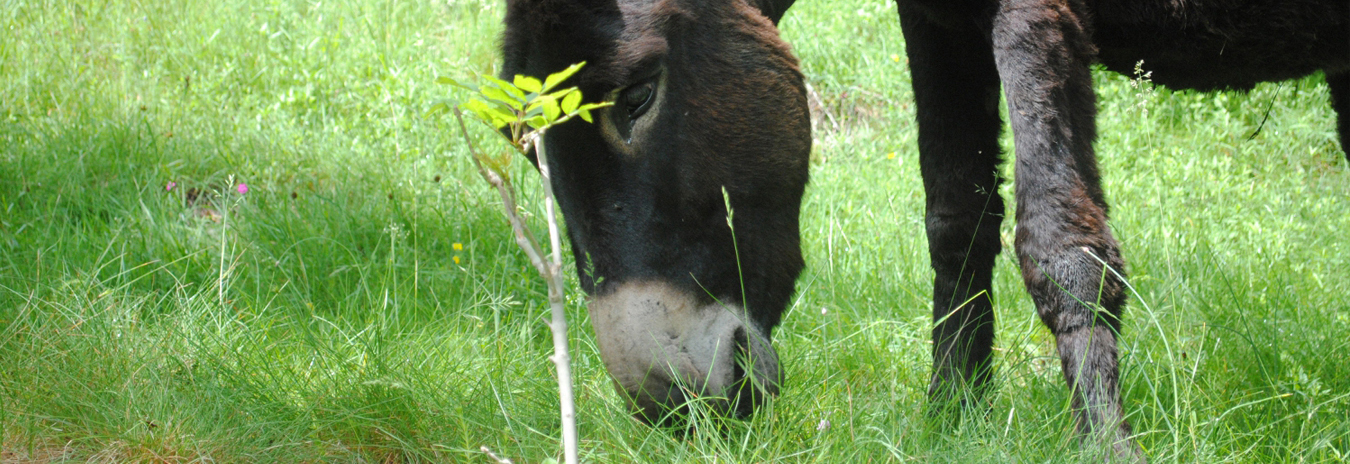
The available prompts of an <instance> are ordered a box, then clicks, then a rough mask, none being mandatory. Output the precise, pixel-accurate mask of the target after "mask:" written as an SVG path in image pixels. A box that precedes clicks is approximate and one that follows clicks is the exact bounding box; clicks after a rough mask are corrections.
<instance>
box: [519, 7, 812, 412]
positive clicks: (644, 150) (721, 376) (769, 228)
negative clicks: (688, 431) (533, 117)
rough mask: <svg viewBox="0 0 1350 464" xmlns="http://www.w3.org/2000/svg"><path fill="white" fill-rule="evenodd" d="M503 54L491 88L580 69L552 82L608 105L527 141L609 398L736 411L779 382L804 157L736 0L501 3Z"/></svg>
mask: <svg viewBox="0 0 1350 464" xmlns="http://www.w3.org/2000/svg"><path fill="white" fill-rule="evenodd" d="M503 53H504V56H505V65H504V66H503V70H502V75H503V77H505V78H507V79H509V78H510V77H511V76H513V75H515V74H524V75H528V76H534V77H537V78H540V79H542V78H543V77H545V76H547V75H548V74H550V73H553V72H557V71H559V70H562V69H564V68H566V67H567V66H568V65H570V64H572V63H575V62H580V61H585V62H587V65H586V66H585V67H584V68H583V69H582V70H581V71H580V72H579V73H577V74H576V75H574V76H573V77H571V78H570V79H569V80H568V82H567V83H566V85H575V86H577V87H579V88H580V89H581V90H582V92H583V93H584V95H585V96H586V98H587V100H590V101H599V100H612V101H613V102H614V105H613V106H611V107H608V108H604V109H601V110H599V112H598V113H597V114H596V116H597V117H596V118H595V123H594V124H587V123H584V122H581V121H572V122H568V123H565V124H563V125H560V126H557V127H554V128H553V129H550V130H549V132H548V134H547V136H546V137H545V141H544V143H545V147H546V149H547V152H548V154H549V156H548V163H549V168H550V170H551V173H552V176H553V189H554V192H555V194H556V195H557V197H558V202H559V205H560V207H561V209H562V212H563V216H564V218H565V221H566V224H567V230H568V236H569V238H570V240H571V243H572V251H573V253H574V255H575V258H576V262H577V268H578V275H579V276H580V280H581V286H582V288H583V290H585V291H586V292H587V293H588V294H590V295H591V297H590V301H589V308H588V309H589V312H590V315H591V324H592V326H593V327H594V329H595V332H596V341H597V345H598V346H599V349H600V354H601V357H602V358H603V359H604V362H605V366H606V368H607V369H608V370H609V373H610V374H611V376H612V377H613V378H614V380H615V383H616V385H617V387H618V389H619V391H620V392H621V393H622V394H623V395H624V396H625V398H627V399H628V400H629V402H630V404H631V405H632V406H633V408H634V410H635V412H636V413H637V414H638V417H640V418H642V419H644V420H646V421H648V422H653V423H656V422H660V423H670V422H673V421H672V420H671V419H673V418H675V417H678V416H673V415H670V414H669V413H670V412H672V411H676V412H678V411H681V410H684V409H685V408H686V407H687V405H688V402H689V401H691V400H695V399H696V398H698V399H706V400H708V403H707V404H709V405H711V406H712V407H713V409H714V410H716V411H718V412H721V413H727V412H734V413H735V414H736V415H738V416H745V415H748V414H749V413H750V412H751V411H752V410H753V408H754V406H755V405H756V404H758V403H760V402H762V400H763V398H764V397H765V396H766V395H768V394H776V393H777V391H778V385H779V383H780V381H781V378H782V375H781V371H780V370H779V367H778V355H777V353H776V352H775V351H774V349H773V347H772V346H771V344H770V341H769V337H770V334H771V331H772V329H773V327H774V326H776V325H778V322H779V319H780V316H781V314H782V312H783V310H784V308H785V307H786V305H787V303H788V301H789V299H790V298H791V296H792V294H793V291H794V285H795V280H796V278H797V275H798V274H799V273H800V272H801V269H802V266H803V263H802V257H801V249H800V244H799V235H798V224H797V216H798V210H799V208H800V205H801V198H802V191H803V189H804V188H805V186H806V182H807V164H808V157H809V152H810V147H811V134H810V120H809V113H808V110H807V104H806V92H805V87H804V85H803V82H802V75H801V72H800V71H799V70H798V68H797V61H796V58H795V57H793V55H792V53H791V50H790V49H789V48H788V46H787V45H786V44H785V43H784V42H782V41H781V40H780V39H779V37H778V32H777V29H775V27H774V25H773V23H772V22H771V21H770V20H769V19H767V18H766V17H765V16H764V15H763V14H762V13H761V11H760V10H759V9H758V8H756V7H755V6H752V5H751V4H749V3H746V1H745V0H731V1H726V2H707V1H699V0H622V1H620V2H617V3H616V1H615V0H571V1H568V0H509V1H508V9H507V15H506V32H505V34H504V38H503ZM723 192H726V198H727V200H726V201H724V196H723ZM728 201H729V204H730V208H731V209H732V212H733V213H734V214H730V213H729V212H728V208H727V202H728ZM729 217H731V218H734V219H731V220H729V219H728V218H729ZM729 222H730V225H729Z"/></svg>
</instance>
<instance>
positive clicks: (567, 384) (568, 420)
mask: <svg viewBox="0 0 1350 464" xmlns="http://www.w3.org/2000/svg"><path fill="white" fill-rule="evenodd" d="M543 140H544V134H543V131H540V132H539V134H538V135H537V136H536V137H535V138H534V153H535V155H536V156H538V159H539V174H540V176H541V177H542V178H543V181H544V193H545V196H544V215H545V216H546V217H547V219H548V239H549V246H550V247H552V248H553V249H552V250H551V251H552V252H553V253H552V254H553V262H551V263H549V272H548V275H547V276H545V278H547V279H548V303H549V306H550V307H551V308H552V311H553V322H551V323H549V325H548V328H549V330H550V331H552V332H553V357H552V358H551V359H552V361H553V365H554V366H555V367H557V369H558V398H559V400H560V403H561V404H560V405H559V409H560V410H561V414H562V426H563V429H562V433H563V452H564V453H565V454H564V455H565V456H566V461H567V463H568V464H576V462H577V417H576V416H577V414H576V404H575V403H574V402H573V398H572V357H571V356H570V355H569V354H568V347H567V313H566V311H565V309H566V307H565V306H564V304H563V276H562V244H561V238H560V234H559V233H558V216H557V215H556V214H554V212H553V209H554V208H553V203H554V201H553V183H552V179H551V178H550V177H549V169H548V154H547V153H546V152H545V151H544V142H543Z"/></svg>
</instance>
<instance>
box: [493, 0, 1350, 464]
mask: <svg viewBox="0 0 1350 464" xmlns="http://www.w3.org/2000/svg"><path fill="white" fill-rule="evenodd" d="M792 3H793V0H716V1H714V0H618V1H616V0H508V2H507V4H508V9H507V15H506V32H505V34H504V39H503V45H502V49H503V53H504V56H505V64H504V66H503V71H502V74H503V76H505V77H510V76H512V75H515V74H525V75H531V76H536V77H543V76H546V75H548V74H549V73H552V72H556V71H558V70H561V69H563V68H564V67H566V66H568V65H569V64H571V63H574V62H578V61H586V62H588V63H589V65H588V66H586V68H584V69H583V71H581V72H580V73H579V74H577V75H575V76H574V77H573V78H571V80H570V82H571V84H573V85H576V86H578V87H580V88H581V90H582V91H583V92H584V93H585V95H587V96H589V97H591V98H592V99H600V98H604V99H608V100H612V101H614V102H615V104H614V106H612V107H610V108H607V109H605V110H603V111H601V113H600V115H599V117H598V120H597V122H596V123H595V124H593V125H592V124H584V123H579V122H572V123H568V124H565V125H562V126H559V127H556V128H554V129H552V130H551V131H550V132H549V133H548V136H547V137H546V141H545V143H546V144H547V146H548V148H549V152H550V153H551V155H550V157H549V163H550V167H551V168H552V172H553V173H554V174H553V176H554V177H553V189H554V191H555V192H556V194H557V195H558V200H559V203H560V205H561V208H562V211H563V214H564V217H565V220H566V223H567V226H568V235H569V238H570V239H571V242H572V249H573V252H574V253H575V258H576V262H577V266H578V274H579V275H580V278H581V279H580V280H581V286H582V288H583V289H584V290H585V291H586V292H587V293H589V294H590V295H591V300H590V304H589V312H590V315H591V322H592V325H593V326H594V328H595V331H596V341H597V345H598V346H599V349H600V354H601V357H602V358H603V359H604V362H605V365H606V367H607V368H608V370H609V372H610V374H611V375H612V376H613V378H614V380H615V383H616V385H617V387H618V389H619V391H620V392H621V393H622V394H623V395H624V397H625V398H627V399H628V400H629V401H630V404H631V405H632V406H633V408H634V410H635V411H636V413H637V414H638V416H639V417H640V418H642V419H644V420H647V421H649V422H664V423H669V422H674V421H675V416H672V414H671V413H672V412H678V411H681V410H683V409H684V408H685V405H686V402H687V401H689V400H692V399H694V398H695V397H705V398H717V399H715V400H713V401H712V404H713V405H714V406H715V408H716V409H718V410H720V411H723V412H733V413H735V414H737V415H741V416H744V415H747V414H749V413H750V412H751V411H752V410H753V408H754V406H755V405H756V404H758V403H760V402H761V401H762V399H763V398H764V397H765V395H769V394H775V393H776V392H777V391H778V388H779V384H780V383H781V379H782V374H781V371H780V369H779V366H778V359H777V354H776V353H775V352H774V349H773V347H772V346H771V344H770V342H769V339H770V335H771V333H772V330H773V328H774V327H775V326H776V325H778V323H779V319H780V317H781V315H782V312H783V310H784V308H785V306H786V305H787V303H788V301H789V299H790V298H791V296H792V294H793V292H794V286H795V280H796V278H797V276H798V274H799V273H800V271H801V269H802V266H803V262H802V257H801V251H800V243H799V242H800V238H799V234H798V223H797V221H798V211H799V208H800V204H801V196H802V191H803V189H804V187H805V185H806V182H807V164H808V156H809V152H810V146H811V137H810V123H809V114H808V110H807V103H806V93H805V90H804V85H803V82H802V75H801V72H800V71H799V70H798V67H797V61H796V59H795V58H794V57H793V55H792V54H791V52H790V50H789V48H788V46H787V45H786V44H784V43H783V42H782V41H781V40H780V39H779V37H778V33H777V30H776V29H775V27H774V25H775V24H776V23H777V21H778V20H779V19H780V18H781V17H782V15H783V14H784V12H786V10H787V8H788V7H789V6H791V4H792ZM897 4H898V10H899V13H900V19H901V25H902V28H903V33H904V36H905V41H906V47H907V53H908V55H909V63H910V68H911V72H912V74H913V84H914V94H915V100H916V102H917V106H918V127H919V155H920V161H921V165H922V174H923V181H924V188H925V191H926V194H927V210H926V219H927V233H928V240H929V252H930V255H931V259H932V266H933V269H934V271H935V273H936V277H935V278H934V283H933V318H934V321H935V323H936V324H935V327H934V329H933V341H934V344H933V371H932V381H931V383H930V385H929V397H930V399H931V400H932V401H934V402H936V403H938V404H943V403H947V402H949V401H964V400H965V399H966V398H971V397H977V396H978V395H979V394H980V392H981V391H983V390H984V389H985V388H986V385H987V384H988V382H989V378H990V375H991V369H990V352H991V348H992V345H993V339H994V312H993V307H992V304H991V302H990V299H989V294H990V290H991V289H990V286H991V273H992V269H993V266H994V257H995V256H996V255H997V254H998V253H999V252H1000V244H999V237H998V230H999V225H1000V223H1001V222H1002V218H1003V214H1004V206H1003V200H1002V199H1001V198H1000V197H999V196H998V194H997V193H996V192H998V186H999V184H1000V183H1001V182H1002V179H1001V178H1000V177H999V174H998V170H997V166H998V164H999V163H1000V160H1001V150H1000V148H999V144H998V137H999V133H1000V131H1001V130H1002V127H1003V120H1002V119H1001V118H1000V116H999V108H998V102H999V97H1000V95H1003V96H1006V98H1007V102H1008V114H1009V118H1010V119H1011V125H1012V130H1013V136H1014V145H1015V147H1016V152H1017V159H1016V163H1017V164H1016V170H1015V177H1016V180H1017V182H1016V195H1017V205H1018V207H1017V232H1016V242H1015V246H1016V252H1017V256H1018V259H1019V263H1020V265H1021V269H1022V278H1023V280H1024V281H1025V283H1026V286H1027V289H1028V290H1029V291H1030V292H1031V295H1032V298H1033V300H1034V301H1035V303H1036V308H1037V312H1038V313H1039V315H1040V317H1041V320H1042V321H1043V322H1044V323H1045V325H1046V326H1048V327H1049V328H1050V330H1051V332H1052V333H1053V334H1054V335H1055V339H1056V343H1057V348H1058V350H1059V354H1060V359H1061V365H1062V368H1063V374H1064V377H1065V380H1066V381H1067V383H1068V384H1069V387H1070V388H1071V389H1072V391H1073V408H1074V410H1075V414H1076V417H1077V422H1078V428H1079V430H1080V432H1081V433H1082V434H1083V436H1084V437H1086V438H1091V439H1093V440H1103V441H1104V443H1106V444H1108V445H1110V446H1111V447H1112V449H1113V450H1114V452H1115V453H1116V454H1117V457H1120V458H1124V459H1130V460H1134V459H1142V455H1141V453H1140V452H1139V449H1138V447H1137V446H1135V445H1134V443H1133V442H1132V441H1131V439H1130V435H1131V432H1130V428H1129V426H1128V425H1127V424H1126V421H1125V419H1124V414H1123V412H1122V407H1121V404H1120V393H1119V386H1118V384H1117V383H1118V378H1119V377H1118V375H1119V374H1118V369H1117V355H1116V336H1117V334H1118V333H1119V330H1120V319H1119V318H1120V314H1121V309H1122V306H1123V304H1124V301H1125V294H1124V280H1123V279H1124V277H1123V273H1124V269H1125V263H1124V261H1123V260H1122V259H1121V257H1120V252H1119V247H1118V245H1117V243H1116V240H1115V238H1113V237H1112V235H1111V231H1110V229H1109V228H1108V227H1107V204H1106V201H1105V199H1104V196H1103V193H1102V190H1101V186H1100V181H1099V176H1098V173H1097V164H1096V159H1095V154H1094V153H1093V147H1092V142H1093V139H1094V138H1095V136H1096V126H1095V121H1094V115H1095V111H1096V110H1095V103H1096V101H1095V97H1094V94H1093V90H1092V80H1091V76H1090V73H1089V66H1090V65H1091V64H1092V63H1102V64H1103V65H1105V66H1106V67H1107V68H1108V69H1111V70H1115V71H1118V72H1130V71H1132V70H1133V69H1134V66H1135V65H1136V63H1139V62H1140V61H1142V62H1143V68H1144V69H1145V70H1147V71H1150V72H1152V79H1153V81H1154V82H1157V83H1159V84H1163V85H1167V86H1171V87H1174V88H1191V89H1202V90H1207V89H1222V88H1233V89H1249V88H1251V87H1252V86H1253V85H1255V84H1256V83H1257V82H1263V81H1270V80H1280V79H1290V78H1296V77H1300V76H1305V75H1308V74H1310V73H1313V72H1316V71H1318V70H1321V71H1323V72H1324V73H1325V75H1326V78H1327V82H1328V84H1329V85H1330V87H1331V95H1332V103H1333V105H1334V107H1335V109H1336V111H1337V113H1338V118H1339V123H1338V124H1339V125H1338V128H1339V131H1340V135H1341V140H1342V143H1345V142H1347V141H1350V128H1348V127H1347V120H1350V4H1347V3H1346V1H1345V0H1135V1H1117V0H898V1H897ZM1000 92H1002V93H1000ZM724 189H725V190H724ZM723 192H725V195H726V198H727V199H726V201H728V202H729V205H730V207H731V208H732V209H733V210H734V222H733V223H732V224H731V225H732V226H734V233H733V230H732V228H731V227H728V225H729V224H728V221H729V219H728V216H729V212H728V210H727V204H725V203H724V197H723V195H724V193H723ZM967 393H973V394H974V395H975V396H971V395H968V394H967Z"/></svg>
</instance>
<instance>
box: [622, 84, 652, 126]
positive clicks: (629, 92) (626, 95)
mask: <svg viewBox="0 0 1350 464" xmlns="http://www.w3.org/2000/svg"><path fill="white" fill-rule="evenodd" d="M655 90H656V83H655V82H650V81H648V82H643V83H641V84H638V85H634V86H631V87H628V88H626V89H624V90H623V92H622V93H620V94H619V101H620V102H621V103H622V104H623V105H624V107H625V108H627V109H628V118H629V119H630V120H631V119H637V117H638V116H642V113H645V112H647V107H649V106H651V102H652V95H655V94H656V91H655Z"/></svg>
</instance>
